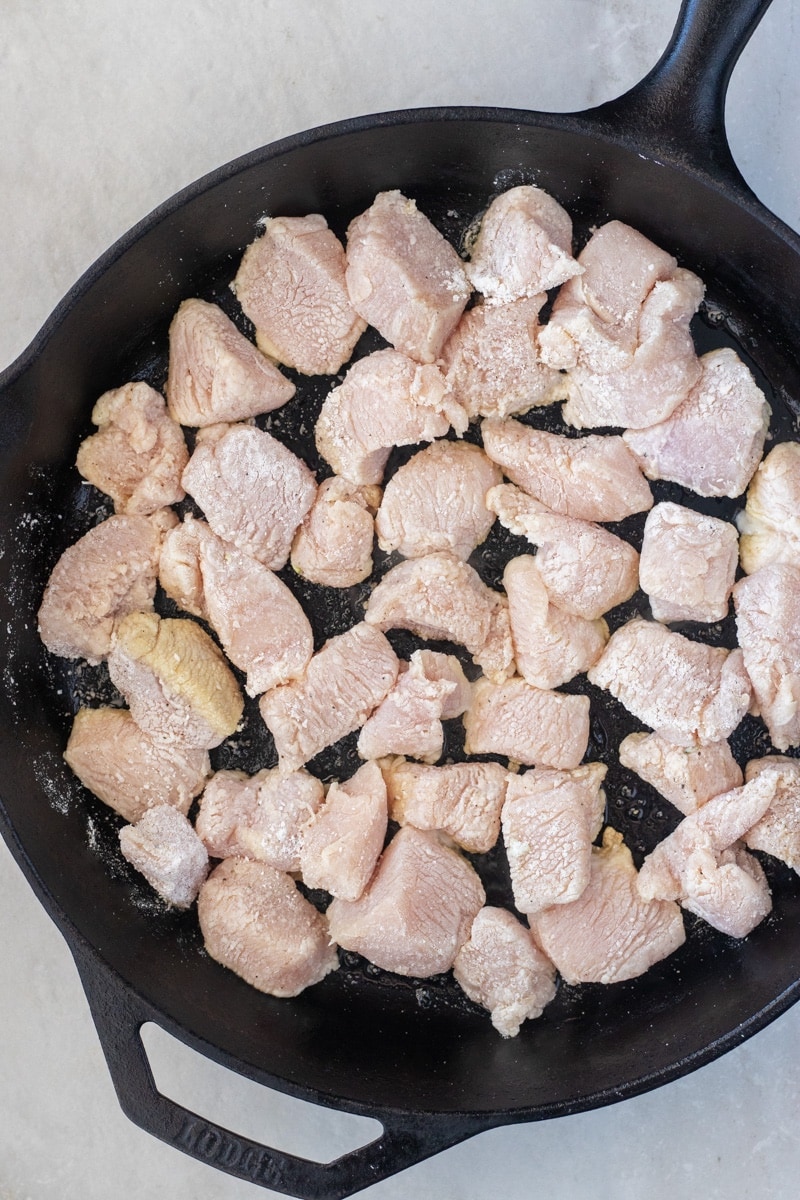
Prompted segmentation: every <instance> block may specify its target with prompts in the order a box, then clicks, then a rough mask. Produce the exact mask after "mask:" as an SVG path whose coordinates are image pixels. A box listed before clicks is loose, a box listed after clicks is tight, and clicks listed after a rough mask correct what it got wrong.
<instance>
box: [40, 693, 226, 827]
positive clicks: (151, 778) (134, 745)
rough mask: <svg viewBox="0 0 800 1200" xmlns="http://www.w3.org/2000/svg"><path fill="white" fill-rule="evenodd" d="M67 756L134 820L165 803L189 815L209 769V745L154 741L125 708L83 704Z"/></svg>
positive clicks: (92, 787) (91, 785)
mask: <svg viewBox="0 0 800 1200" xmlns="http://www.w3.org/2000/svg"><path fill="white" fill-rule="evenodd" d="M64 758H65V759H66V761H67V763H68V765H69V766H70V767H71V769H72V770H73V771H74V772H75V774H76V775H77V776H78V779H80V781H81V783H82V784H83V786H84V787H86V788H88V789H89V791H90V792H92V793H93V794H94V795H95V796H97V797H98V799H100V800H102V801H103V803H104V804H108V805H110V807H111V808H113V809H114V810H115V811H116V812H118V813H119V814H120V816H121V817H124V818H125V820H126V821H130V822H131V824H135V823H136V821H138V820H139V819H140V818H141V817H142V816H144V814H145V812H147V810H148V809H150V808H155V807H156V806H157V805H162V804H171V805H172V807H173V808H177V809H178V811H179V812H182V813H184V814H186V813H187V812H188V811H189V807H190V805H191V803H192V800H193V799H194V797H195V796H197V795H199V794H200V792H202V790H203V787H204V785H205V782H206V779H207V778H208V776H209V775H210V774H211V762H210V761H209V757H208V751H207V750H202V749H196V748H195V747H192V746H182V745H181V744H180V743H179V742H160V741H156V740H155V739H154V738H151V737H149V736H148V735H147V734H146V733H145V732H144V731H143V730H141V729H140V728H139V726H138V725H137V724H136V722H135V721H134V719H133V717H132V716H131V714H130V712H129V711H128V709H127V708H79V709H78V711H77V713H76V714H75V720H74V722H73V725H72V730H71V731H70V735H69V741H68V742H67V748H66V750H65V751H64Z"/></svg>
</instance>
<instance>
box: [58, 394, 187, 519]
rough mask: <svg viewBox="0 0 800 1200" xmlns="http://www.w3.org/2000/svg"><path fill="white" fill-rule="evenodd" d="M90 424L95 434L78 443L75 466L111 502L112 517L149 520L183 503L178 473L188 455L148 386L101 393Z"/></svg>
mask: <svg viewBox="0 0 800 1200" xmlns="http://www.w3.org/2000/svg"><path fill="white" fill-rule="evenodd" d="M92 421H93V422H94V424H95V425H97V426H98V432H97V433H93V434H92V435H91V437H88V438H86V440H85V441H83V442H81V444H80V447H79V449H78V457H77V460H76V465H77V468H78V470H79V471H80V473H81V475H82V476H83V478H84V479H88V481H89V483H93V484H94V486H95V487H96V488H99V489H100V491H101V492H105V494H106V495H107V496H110V497H111V499H112V500H113V501H114V509H115V511H116V512H118V513H140V514H141V515H142V516H147V515H149V514H150V513H154V512H156V511H157V510H158V509H159V508H166V507H167V506H168V505H170V504H177V502H178V501H179V500H182V499H183V497H184V491H183V488H182V487H181V473H182V471H183V468H184V467H185V466H186V464H187V462H188V461H189V451H188V450H187V449H186V442H185V441H184V438H183V431H182V430H181V428H180V426H179V425H178V424H176V422H175V421H173V419H172V417H171V416H170V415H169V414H168V413H167V409H166V405H165V404H164V398H163V397H162V396H161V395H160V394H159V393H158V392H156V391H155V390H154V389H153V388H151V387H149V386H148V384H146V383H126V384H125V386H124V387H121V388H115V389H114V390H113V391H111V392H105V393H104V394H103V395H102V396H101V397H100V399H99V400H98V401H97V403H96V404H95V406H94V408H93V409H92Z"/></svg>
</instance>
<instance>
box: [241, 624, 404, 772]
mask: <svg viewBox="0 0 800 1200" xmlns="http://www.w3.org/2000/svg"><path fill="white" fill-rule="evenodd" d="M398 670H399V664H398V661H397V655H396V654H395V652H394V650H393V649H392V647H391V646H390V645H389V642H388V641H387V639H386V638H385V637H384V636H383V634H382V633H380V632H379V630H377V629H373V628H372V627H371V626H370V625H366V624H364V622H363V621H362V622H361V623H360V624H358V625H354V626H353V628H352V629H348V631H347V633H342V634H340V635H339V636H338V637H333V638H330V640H329V641H327V642H326V643H325V645H324V646H323V647H322V649H321V650H320V651H318V653H317V654H315V655H314V656H313V657H312V659H311V662H310V663H309V664H308V667H307V668H306V671H305V674H304V675H303V677H302V679H299V680H297V682H295V683H289V684H285V685H284V686H283V687H278V688H273V689H272V691H270V692H266V693H265V694H264V695H263V696H262V697H261V700H260V702H259V708H260V710H261V715H262V717H263V718H264V723H265V724H266V726H267V728H268V729H269V731H270V733H271V734H272V736H273V737H274V739H275V748H276V749H277V751H278V765H279V767H280V770H281V771H283V772H284V773H288V772H291V771H296V770H298V769H299V768H300V767H302V766H303V764H304V763H306V762H308V760H309V759H310V758H313V757H314V755H315V754H319V753H320V751H321V750H324V749H325V747H326V746H331V745H333V743H334V742H338V741H339V739H340V738H343V737H344V736H345V735H346V734H348V733H352V731H353V730H354V729H358V728H359V726H361V725H363V724H364V722H365V721H366V719H367V717H368V716H369V714H370V713H371V712H372V711H373V710H374V709H375V708H377V707H378V705H379V704H380V702H381V701H382V700H383V699H384V698H385V697H386V696H387V695H388V694H389V692H390V691H391V689H392V687H393V686H394V682H395V680H396V679H397V673H398Z"/></svg>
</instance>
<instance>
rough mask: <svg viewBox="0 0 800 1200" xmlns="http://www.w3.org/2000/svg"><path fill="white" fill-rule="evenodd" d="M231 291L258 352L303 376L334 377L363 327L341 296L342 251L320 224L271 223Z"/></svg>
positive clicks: (315, 217) (312, 220) (311, 219)
mask: <svg viewBox="0 0 800 1200" xmlns="http://www.w3.org/2000/svg"><path fill="white" fill-rule="evenodd" d="M233 290H234V292H235V293H236V296H237V298H238V300H239V303H240V304H241V306H242V308H243V309H244V312H245V313H246V315H247V316H248V317H249V318H250V320H251V321H252V322H253V324H254V325H255V327H256V342H257V344H258V346H259V349H261V350H263V352H264V353H265V354H268V355H269V356H270V358H275V359H277V360H278V362H280V363H284V364H285V365H286V366H287V367H294V368H295V369H296V370H298V371H300V372H301V373H302V374H303V375H334V374H335V373H336V372H337V371H338V370H339V368H340V367H341V366H342V365H343V364H344V363H346V362H347V360H348V359H349V358H350V355H351V354H352V353H353V349H354V348H355V344H356V342H357V341H358V339H359V338H360V337H361V334H362V333H363V332H364V330H365V328H366V324H365V322H364V321H363V320H362V319H361V317H360V316H359V315H358V314H357V313H356V311H355V309H354V308H353V305H352V304H351V302H350V298H349V296H348V294H347V285H346V283H345V257H344V247H343V246H342V244H341V242H340V241H339V239H338V238H337V237H336V235H335V234H334V233H333V232H332V230H330V229H329V228H328V224H327V222H326V220H325V218H324V217H322V216H320V215H319V213H312V214H311V215H310V216H307V217H273V218H271V219H268V220H266V221H265V222H264V233H263V235H262V236H261V237H259V238H256V240H255V241H254V242H251V244H250V245H249V246H248V247H247V249H246V250H245V252H244V257H243V258H242V261H241V264H240V266H239V270H238V271H237V273H236V278H235V279H234V281H233Z"/></svg>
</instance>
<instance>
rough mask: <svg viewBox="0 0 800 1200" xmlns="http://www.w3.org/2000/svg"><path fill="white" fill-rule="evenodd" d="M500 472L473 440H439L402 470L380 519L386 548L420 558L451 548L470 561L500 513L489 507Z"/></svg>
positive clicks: (378, 524)
mask: <svg viewBox="0 0 800 1200" xmlns="http://www.w3.org/2000/svg"><path fill="white" fill-rule="evenodd" d="M502 478H503V476H502V473H501V471H500V468H499V467H498V466H497V465H496V464H495V463H493V462H492V461H491V459H489V458H487V456H486V455H485V454H484V452H483V451H482V450H481V448H480V446H473V445H472V444H471V443H470V442H450V441H441V442H434V443H433V445H431V446H426V448H425V449H424V450H420V451H418V453H417V454H415V455H414V456H413V458H410V459H409V460H408V462H407V463H405V465H404V466H402V467H400V468H399V470H397V471H396V472H395V473H394V475H393V476H392V478H391V479H390V480H389V482H388V483H387V484H386V488H385V489H384V493H383V500H382V502H381V506H380V508H379V509H378V515H377V517H376V518H375V532H376V533H377V535H378V544H379V545H380V547H381V549H382V550H388V551H392V550H397V551H398V552H399V553H400V554H402V555H403V557H404V558H418V557H420V556H421V555H423V554H435V553H436V552H437V551H440V550H445V551H449V552H450V553H451V554H454V555H455V556H456V558H463V559H467V558H469V556H470V554H471V553H472V551H473V550H474V549H475V547H476V546H478V545H480V543H481V542H482V541H484V539H485V538H486V537H487V535H488V533H489V530H490V529H491V528H492V525H493V524H494V521H495V514H494V513H493V512H490V511H489V509H488V508H487V507H486V502H485V497H486V493H487V492H488V491H489V489H490V488H492V487H495V486H496V485H497V484H499V483H500V482H501V480H502Z"/></svg>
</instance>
